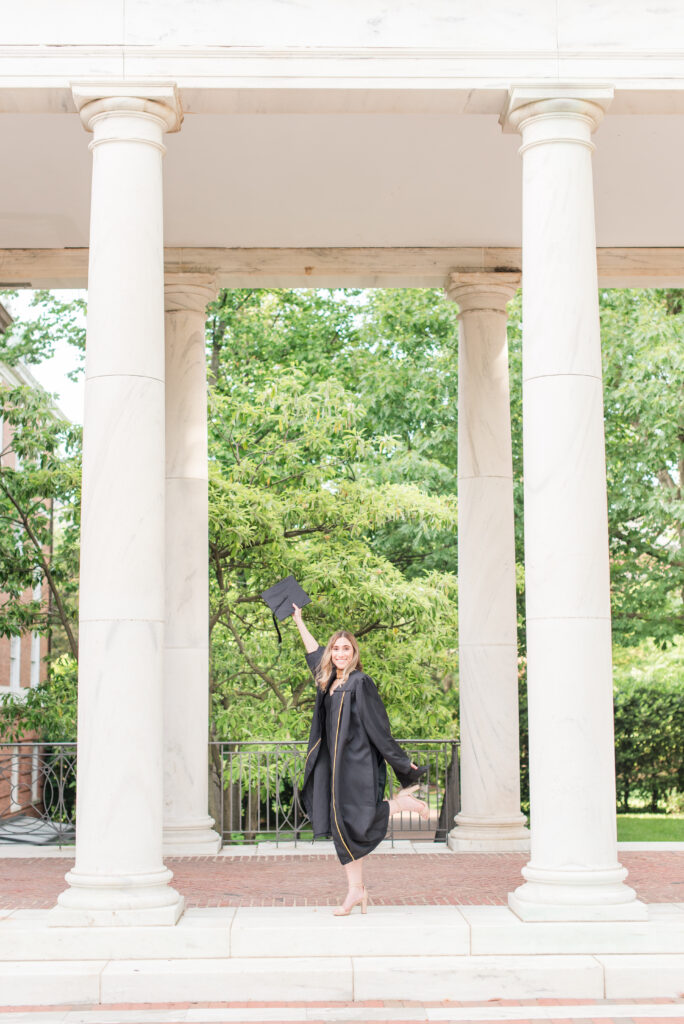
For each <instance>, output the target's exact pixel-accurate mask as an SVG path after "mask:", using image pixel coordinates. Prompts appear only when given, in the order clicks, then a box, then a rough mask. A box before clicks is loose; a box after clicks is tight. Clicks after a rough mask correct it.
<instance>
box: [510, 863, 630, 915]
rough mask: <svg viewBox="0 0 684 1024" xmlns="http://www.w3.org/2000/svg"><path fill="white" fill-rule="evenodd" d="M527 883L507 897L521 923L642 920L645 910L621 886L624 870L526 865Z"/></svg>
mask: <svg viewBox="0 0 684 1024" xmlns="http://www.w3.org/2000/svg"><path fill="white" fill-rule="evenodd" d="M522 874H523V877H524V878H525V879H527V881H526V882H525V883H524V884H523V885H521V886H520V887H519V888H518V889H516V890H515V892H511V893H509V894H508V905H509V907H510V908H511V910H512V911H513V913H514V914H516V915H517V916H518V917H519V918H520V919H521V920H522V921H646V920H648V908H647V907H646V904H645V903H642V902H641V901H640V900H638V899H637V898H636V893H635V891H634V889H630V887H629V886H628V885H625V884H624V879H625V878H626V877H627V870H626V869H625V868H623V867H622V866H621V865H619V864H617V865H616V866H615V867H614V868H603V869H597V870H593V871H592V870H591V869H588V868H567V869H565V870H563V869H548V868H537V867H533V866H531V865H529V864H528V865H527V867H524V868H523V870H522Z"/></svg>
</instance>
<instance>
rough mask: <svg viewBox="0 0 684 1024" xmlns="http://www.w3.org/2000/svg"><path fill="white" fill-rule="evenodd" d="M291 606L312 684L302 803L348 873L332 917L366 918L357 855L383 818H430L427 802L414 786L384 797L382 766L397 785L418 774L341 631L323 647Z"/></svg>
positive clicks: (374, 841)
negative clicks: (405, 814) (354, 914)
mask: <svg viewBox="0 0 684 1024" xmlns="http://www.w3.org/2000/svg"><path fill="white" fill-rule="evenodd" d="M293 607H294V613H293V616H292V617H293V619H294V621H295V623H296V625H297V629H298V630H299V633H300V635H301V638H302V641H303V642H304V647H305V649H306V661H307V664H308V666H309V668H310V669H311V671H312V672H313V675H314V679H315V680H316V684H317V695H316V707H315V709H314V715H313V721H312V723H311V732H310V735H309V747H308V750H307V755H306V765H305V769H304V783H303V786H302V802H303V804H304V807H305V808H306V812H307V814H308V815H309V817H310V819H311V823H312V826H313V830H314V836H315V837H318V836H329V835H332V838H333V842H334V844H335V852H336V853H337V856H338V858H339V860H340V863H341V864H343V865H344V869H345V872H346V874H347V896H346V898H345V900H344V903H342V905H341V906H339V907H338V908H337V909H336V910H335V911H334V913H335V915H336V916H337V917H344V916H346V915H347V914H349V913H351V911H352V909H353V908H354V907H355V906H356V905H357V904H360V905H361V913H362V914H365V913H366V907H367V904H368V894H367V892H366V888H365V886H364V884H363V863H364V858H365V857H366V855H367V854H369V853H370V852H371V850H374V849H375V847H376V846H377V845H378V843H379V842H380V841H381V840H382V839H384V837H385V835H386V833H387V822H388V820H389V817H390V815H391V814H396V813H397V812H399V811H417V812H418V814H420V816H421V818H428V817H429V810H428V806H427V804H426V803H425V802H424V801H423V800H418V799H416V797H414V796H412V795H411V794H412V792H414V791H415V790H416V789H417V788H418V786H417V785H413V786H411V788H404V789H402V790H400V792H399V793H397V795H396V796H395V797H393V798H392V799H391V800H384V799H383V795H384V792H385V782H386V779H387V769H386V767H385V761H387V762H389V764H390V765H391V766H392V768H393V769H394V771H395V773H396V775H397V778H398V779H399V781H400V783H401V784H402V786H404V787H408V786H409V785H410V784H411V783H415V782H416V781H417V780H418V779H419V778H420V776H421V775H422V774H423V773H424V771H425V769H422V768H418V767H417V766H416V765H415V764H413V762H412V761H411V759H410V757H409V756H408V754H407V753H406V752H405V751H404V750H402V748H401V747H400V746H399V744H398V743H397V742H396V740H394V739H393V738H392V734H391V732H390V724H389V719H388V718H387V712H386V711H385V706H384V704H383V703H382V700H381V698H380V694H379V693H378V691H377V688H376V686H375V683H374V682H373V680H372V679H371V678H370V676H367V675H365V674H364V672H363V671H362V669H361V661H360V658H359V646H358V644H357V642H356V639H355V638H354V637H353V636H352V634H351V633H348V632H346V630H340V631H339V632H337V633H335V634H333V636H332V637H331V638H330V640H329V641H328V644H327V646H326V647H320V646H319V645H318V644H317V643H316V641H315V640H314V638H313V636H312V635H311V633H310V632H309V630H308V629H307V628H306V626H305V625H304V621H303V619H302V610H301V608H299V607H298V606H297V605H296V604H295V605H293Z"/></svg>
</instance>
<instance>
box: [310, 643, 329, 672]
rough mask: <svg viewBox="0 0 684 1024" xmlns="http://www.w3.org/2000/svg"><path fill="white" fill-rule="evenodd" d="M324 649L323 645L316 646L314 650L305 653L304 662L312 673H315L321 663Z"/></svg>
mask: <svg viewBox="0 0 684 1024" xmlns="http://www.w3.org/2000/svg"><path fill="white" fill-rule="evenodd" d="M324 650H325V647H318V648H317V649H316V650H315V651H312V652H311V654H307V655H306V663H307V665H308V666H309V668H310V669H311V674H312V675H315V674H316V669H317V668H318V666H319V665H320V663H321V658H322V657H323V651H324Z"/></svg>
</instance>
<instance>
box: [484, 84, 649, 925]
mask: <svg viewBox="0 0 684 1024" xmlns="http://www.w3.org/2000/svg"><path fill="white" fill-rule="evenodd" d="M610 98H611V92H610V90H608V89H594V90H591V91H587V92H586V93H580V91H579V90H578V89H572V90H570V89H567V90H565V89H561V88H559V89H556V90H544V91H535V90H534V89H518V90H514V91H513V92H512V93H511V95H510V97H509V102H508V107H507V110H506V112H505V114H504V115H503V117H502V121H503V123H504V127H505V128H508V129H509V130H515V131H518V132H520V133H521V135H522V146H521V150H520V152H521V154H522V160H523V418H524V426H523V457H524V474H525V483H524V488H525V489H524V498H525V581H526V601H527V656H528V662H527V675H528V700H529V740H530V801H531V833H532V840H531V857H530V861H529V863H528V865H527V866H526V867H525V868H524V869H523V876H524V878H525V879H526V881H525V883H524V884H523V885H522V886H520V887H519V888H518V889H516V891H515V892H514V893H512V894H510V895H509V904H510V906H511V908H512V909H513V910H514V911H515V913H516V914H518V915H519V916H520V917H521V918H523V919H525V920H595V919H605V920H617V919H627V918H629V919H635V918H640V917H645V916H646V910H645V907H644V906H643V904H641V903H639V902H638V901H637V900H636V899H635V893H634V891H633V890H632V889H630V888H629V887H628V886H627V885H625V883H624V879H625V877H626V875H627V872H626V870H625V869H624V868H622V867H621V865H620V864H619V863H618V860H617V843H616V817H615V756H614V740H613V703H612V697H613V691H612V668H611V628H610V592H609V572H608V522H607V504H606V475H605V451H604V436H603V393H602V379H601V343H600V334H599V312H598V285H597V272H596V240H595V229H594V201H593V186H592V161H591V155H592V151H593V148H594V147H593V143H592V141H591V136H592V133H593V131H594V130H595V129H596V127H597V126H598V124H599V122H600V121H601V118H602V116H603V113H604V110H605V108H606V107H607V105H608V103H609V102H610Z"/></svg>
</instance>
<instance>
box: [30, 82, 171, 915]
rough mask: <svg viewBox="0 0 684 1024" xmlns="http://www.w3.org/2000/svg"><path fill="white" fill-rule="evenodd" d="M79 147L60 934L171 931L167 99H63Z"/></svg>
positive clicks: (132, 92) (120, 91)
mask: <svg viewBox="0 0 684 1024" xmlns="http://www.w3.org/2000/svg"><path fill="white" fill-rule="evenodd" d="M74 99H75V102H76V105H77V108H78V109H79V111H80V114H81V119H82V121H83V124H84V125H85V127H86V129H87V130H88V131H91V132H92V133H93V141H92V142H91V144H90V148H91V150H92V153H93V172H92V198H91V215H90V255H89V265H88V322H87V341H86V392H85V421H84V431H83V497H82V514H83V515H82V532H81V577H80V644H79V646H80V659H79V700H78V775H77V803H76V814H77V834H76V863H75V866H74V869H73V870H72V871H70V872H69V873H68V874H67V876H66V879H67V882H68V883H69V888H68V889H67V890H66V891H65V892H63V893H62V894H61V895H60V896H59V899H58V904H57V907H55V908H54V909H53V910H52V911H51V918H50V923H51V924H58V925H63V924H66V925H122V926H127V925H139V924H142V925H160V924H167V925H171V924H175V922H176V921H177V920H178V917H179V916H180V914H181V912H182V909H183V900H182V898H181V897H180V896H179V895H178V893H177V892H176V891H175V890H174V889H173V888H172V887H171V886H170V885H169V882H170V880H171V877H172V875H171V872H170V871H168V870H167V869H166V868H165V867H164V864H163V861H162V796H163V764H162V672H163V655H164V615H165V609H164V558H165V544H164V251H163V217H162V155H163V153H164V146H163V143H162V139H163V135H164V132H166V131H175V130H178V128H179V126H180V121H181V116H182V115H181V111H180V105H179V102H178V98H177V95H176V92H175V89H174V88H173V87H171V86H160V87H156V88H155V87H152V86H150V87H148V86H147V85H145V86H140V87H139V88H138V89H135V87H134V86H131V85H130V84H126V83H121V84H120V85H114V86H110V85H109V84H108V85H107V86H106V87H103V86H102V85H101V84H96V85H93V86H92V87H89V86H79V87H78V88H74Z"/></svg>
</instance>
